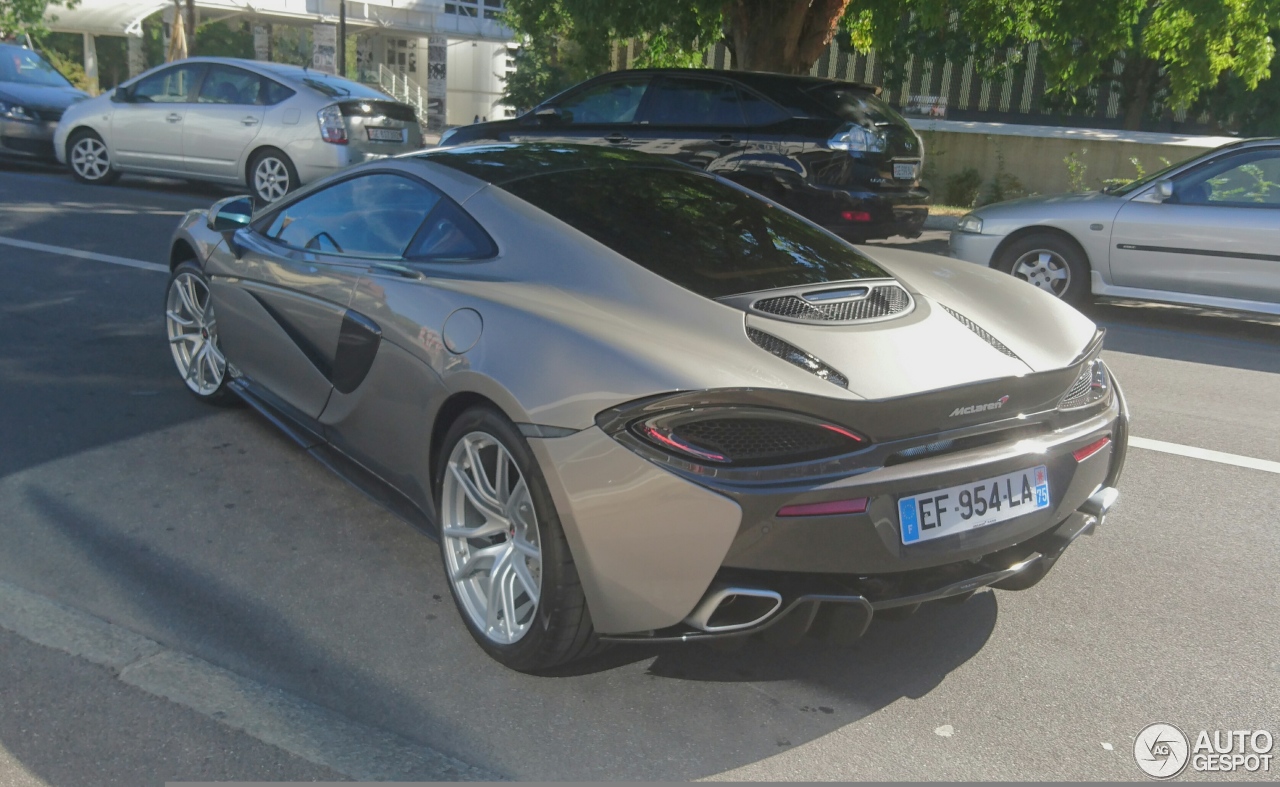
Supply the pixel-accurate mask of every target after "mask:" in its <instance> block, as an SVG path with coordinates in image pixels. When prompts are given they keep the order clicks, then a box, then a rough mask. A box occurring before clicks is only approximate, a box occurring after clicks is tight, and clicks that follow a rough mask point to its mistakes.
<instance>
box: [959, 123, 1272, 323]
mask: <svg viewBox="0 0 1280 787" xmlns="http://www.w3.org/2000/svg"><path fill="white" fill-rule="evenodd" d="M951 255H952V256H953V257H957V258H959V259H962V260H968V261H969V262H975V263H978V264H979V265H989V266H991V267H993V268H995V269H997V270H1001V271H1004V272H1006V273H1012V274H1013V275H1014V276H1016V277H1018V278H1020V279H1022V280H1024V281H1029V282H1031V283H1032V284H1034V285H1036V286H1037V287H1040V288H1041V289H1043V290H1045V291H1047V292H1051V293H1053V294H1054V295H1057V296H1058V297H1060V298H1062V299H1064V300H1066V301H1068V302H1070V303H1073V304H1079V303H1081V302H1083V301H1084V300H1085V298H1086V297H1087V296H1088V295H1089V293H1090V292H1092V293H1093V294H1095V295H1104V296H1110V297H1121V298H1140V299H1144V300H1154V301H1167V302H1171V303H1185V304H1193V305H1199V306H1210V307H1218V308H1227V309H1239V310H1245V311H1253V312H1262V313H1266V314H1280V139H1253V140H1247V141H1243V142H1237V143H1234V144H1230V145H1225V146H1223V147H1221V148H1218V149H1216V150H1214V151H1212V152H1210V153H1207V154H1205V155H1203V156H1200V157H1198V158H1195V159H1192V160H1190V161H1186V162H1182V163H1180V164H1176V165H1174V166H1172V167H1169V168H1167V169H1165V170H1162V171H1160V172H1157V173H1155V174H1153V175H1148V176H1147V177H1145V178H1141V179H1139V180H1136V181H1134V182H1132V183H1129V184H1127V185H1125V186H1120V187H1118V188H1112V189H1107V190H1104V191H1101V192H1092V193H1088V194H1064V195H1057V196H1049V197H1031V198H1028V199H1022V200H1015V201H1013V202H1002V203H999V204H995V205H988V206H986V207H983V208H979V209H978V210H975V211H973V212H972V213H970V214H969V215H967V216H965V217H964V218H962V219H961V220H960V224H959V227H958V228H957V229H956V230H955V231H954V232H952V233H951Z"/></svg>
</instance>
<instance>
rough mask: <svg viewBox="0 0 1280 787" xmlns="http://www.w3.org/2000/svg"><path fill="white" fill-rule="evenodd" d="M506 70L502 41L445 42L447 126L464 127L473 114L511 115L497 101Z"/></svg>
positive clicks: (505, 76)
mask: <svg viewBox="0 0 1280 787" xmlns="http://www.w3.org/2000/svg"><path fill="white" fill-rule="evenodd" d="M508 71H509V68H508V66H507V45H506V44H495V43H491V42H488V41H467V40H451V41H449V91H448V92H449V97H448V101H447V102H446V104H445V111H446V113H447V114H448V123H449V125H450V126H464V125H466V124H468V123H470V122H472V121H473V120H475V118H476V116H477V115H479V116H480V117H482V118H488V119H489V120H501V119H503V118H506V117H509V116H510V114H513V113H512V111H511V108H510V107H508V106H506V105H504V104H502V103H501V98H502V93H503V91H504V89H505V85H506V79H507V73H508Z"/></svg>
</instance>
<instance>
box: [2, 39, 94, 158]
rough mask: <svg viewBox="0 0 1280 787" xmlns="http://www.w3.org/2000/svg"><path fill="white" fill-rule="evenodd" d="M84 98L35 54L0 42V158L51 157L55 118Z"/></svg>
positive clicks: (84, 95) (85, 96)
mask: <svg viewBox="0 0 1280 787" xmlns="http://www.w3.org/2000/svg"><path fill="white" fill-rule="evenodd" d="M88 97H89V94H88V93H85V92H84V91H83V90H79V89H77V88H75V87H73V86H72V84H71V83H70V82H68V81H67V80H66V77H64V76H62V74H59V73H58V71H57V69H55V68H54V67H53V66H51V65H49V61H47V60H45V59H44V58H43V57H41V56H40V55H39V54H38V53H36V52H33V51H32V50H30V49H27V48H25V47H20V46H17V45H15V44H0V158H12V159H36V160H40V159H44V160H50V161H51V160H53V158H54V154H53V133H54V129H56V128H57V126H58V120H59V119H60V118H61V117H62V113H63V112H65V111H66V109H67V107H69V106H71V105H72V104H74V103H76V102H77V101H83V100H84V99H86V98H88Z"/></svg>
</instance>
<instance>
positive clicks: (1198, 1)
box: [1034, 0, 1280, 129]
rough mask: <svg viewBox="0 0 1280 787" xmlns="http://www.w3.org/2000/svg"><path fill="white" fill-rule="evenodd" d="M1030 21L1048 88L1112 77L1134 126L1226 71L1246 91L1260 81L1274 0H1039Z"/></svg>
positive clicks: (1064, 91)
mask: <svg viewBox="0 0 1280 787" xmlns="http://www.w3.org/2000/svg"><path fill="white" fill-rule="evenodd" d="M1034 22H1035V26H1036V33H1035V37H1036V38H1037V39H1038V40H1039V41H1040V42H1041V44H1042V51H1043V53H1044V61H1043V62H1044V67H1045V74H1046V81H1047V85H1048V90H1049V92H1051V93H1057V94H1059V95H1066V96H1072V95H1074V96H1080V95H1082V94H1083V93H1085V92H1086V91H1087V90H1088V89H1089V88H1090V87H1097V86H1101V85H1103V84H1105V83H1107V82H1112V83H1115V84H1117V85H1118V86H1119V88H1120V91H1121V96H1122V105H1123V107H1124V127H1125V128H1128V129H1137V128H1139V127H1140V126H1141V124H1142V121H1143V120H1144V119H1146V118H1147V117H1149V116H1150V115H1151V114H1152V113H1153V110H1155V109H1156V108H1157V107H1159V106H1166V107H1168V108H1171V109H1178V108H1182V107H1188V106H1190V105H1191V104H1192V103H1193V102H1195V101H1196V99H1197V98H1198V97H1199V96H1200V95H1201V94H1202V93H1203V92H1205V91H1207V90H1211V89H1212V88H1213V87H1214V86H1215V85H1217V84H1218V82H1219V80H1220V79H1221V77H1222V76H1223V75H1224V74H1226V73H1228V72H1229V73H1231V74H1234V75H1235V77H1236V78H1238V79H1239V80H1240V81H1241V84H1243V86H1245V87H1246V88H1247V89H1249V90H1252V89H1253V88H1255V87H1256V86H1257V85H1258V83H1259V82H1260V81H1261V80H1263V79H1266V77H1267V76H1268V73H1269V66H1270V63H1271V59H1272V57H1273V56H1274V55H1275V45H1274V43H1273V42H1272V38H1271V35H1270V30H1271V28H1273V27H1274V26H1275V25H1276V24H1277V22H1280V2H1277V0H1106V1H1105V2H1103V1H1102V0H1097V1H1096V2H1089V3H1082V2H1080V1H1079V0H1043V1H1042V2H1040V3H1038V4H1037V6H1036V7H1035V9H1034ZM1118 58H1119V59H1122V61H1123V66H1122V69H1121V71H1120V73H1119V74H1114V73H1113V64H1114V63H1115V62H1116V60H1117V59H1118Z"/></svg>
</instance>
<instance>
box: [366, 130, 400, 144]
mask: <svg viewBox="0 0 1280 787" xmlns="http://www.w3.org/2000/svg"><path fill="white" fill-rule="evenodd" d="M365 131H368V132H369V139H370V140H372V141H374V142H404V131H402V130H401V129H398V128H367V129H365Z"/></svg>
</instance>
